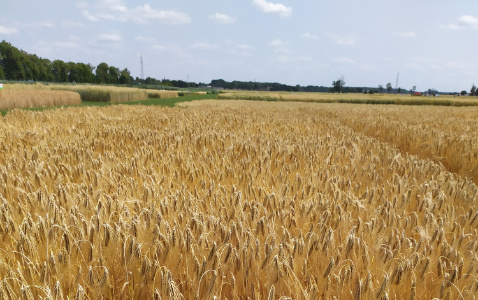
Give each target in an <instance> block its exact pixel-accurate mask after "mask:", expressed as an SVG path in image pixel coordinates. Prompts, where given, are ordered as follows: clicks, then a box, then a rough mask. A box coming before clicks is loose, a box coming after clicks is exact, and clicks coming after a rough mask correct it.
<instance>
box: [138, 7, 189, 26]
mask: <svg viewBox="0 0 478 300" xmlns="http://www.w3.org/2000/svg"><path fill="white" fill-rule="evenodd" d="M134 11H135V12H136V13H137V15H136V16H135V19H136V21H137V22H138V23H143V22H144V21H143V19H155V20H160V21H162V22H164V23H168V24H172V25H178V24H188V23H191V18H190V17H189V16H188V15H186V14H184V13H182V12H177V11H172V10H157V9H153V8H151V6H150V5H149V4H145V5H143V6H138V7H136V8H135V9H134Z"/></svg>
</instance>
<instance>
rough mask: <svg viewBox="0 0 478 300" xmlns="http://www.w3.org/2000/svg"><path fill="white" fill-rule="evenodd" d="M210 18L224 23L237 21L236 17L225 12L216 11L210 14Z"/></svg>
mask: <svg viewBox="0 0 478 300" xmlns="http://www.w3.org/2000/svg"><path fill="white" fill-rule="evenodd" d="M209 20H213V21H216V22H219V23H224V24H233V23H235V22H236V19H235V18H233V17H230V16H228V15H225V14H221V13H215V14H214V15H210V16H209Z"/></svg>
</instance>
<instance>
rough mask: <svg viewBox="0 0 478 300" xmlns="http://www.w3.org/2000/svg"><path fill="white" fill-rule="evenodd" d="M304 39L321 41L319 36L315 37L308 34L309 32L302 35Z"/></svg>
mask: <svg viewBox="0 0 478 300" xmlns="http://www.w3.org/2000/svg"><path fill="white" fill-rule="evenodd" d="M302 38H304V39H308V40H318V39H319V37H318V36H316V35H313V34H310V33H308V32H306V33H304V34H302Z"/></svg>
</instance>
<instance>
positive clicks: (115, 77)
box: [107, 66, 120, 84]
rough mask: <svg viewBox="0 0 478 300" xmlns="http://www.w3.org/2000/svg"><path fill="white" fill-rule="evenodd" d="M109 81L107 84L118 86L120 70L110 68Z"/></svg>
mask: <svg viewBox="0 0 478 300" xmlns="http://www.w3.org/2000/svg"><path fill="white" fill-rule="evenodd" d="M108 77H109V80H108V82H107V83H112V84H118V83H119V78H120V71H119V69H118V68H115V67H113V66H110V67H109V69H108Z"/></svg>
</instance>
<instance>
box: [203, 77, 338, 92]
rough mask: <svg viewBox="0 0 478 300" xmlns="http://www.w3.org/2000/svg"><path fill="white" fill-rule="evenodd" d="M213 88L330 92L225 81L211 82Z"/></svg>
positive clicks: (267, 83) (279, 84)
mask: <svg viewBox="0 0 478 300" xmlns="http://www.w3.org/2000/svg"><path fill="white" fill-rule="evenodd" d="M211 87H213V88H216V89H229V90H250V91H283V92H329V91H330V88H329V87H323V86H313V85H309V86H300V85H287V84H282V83H277V82H256V81H236V80H235V81H230V82H228V81H225V80H223V79H214V80H212V81H211Z"/></svg>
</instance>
